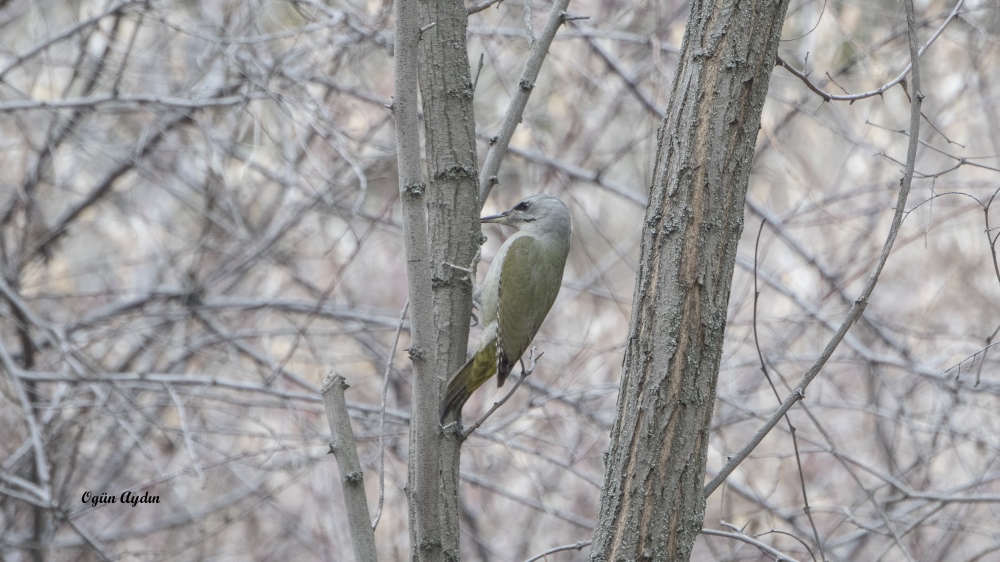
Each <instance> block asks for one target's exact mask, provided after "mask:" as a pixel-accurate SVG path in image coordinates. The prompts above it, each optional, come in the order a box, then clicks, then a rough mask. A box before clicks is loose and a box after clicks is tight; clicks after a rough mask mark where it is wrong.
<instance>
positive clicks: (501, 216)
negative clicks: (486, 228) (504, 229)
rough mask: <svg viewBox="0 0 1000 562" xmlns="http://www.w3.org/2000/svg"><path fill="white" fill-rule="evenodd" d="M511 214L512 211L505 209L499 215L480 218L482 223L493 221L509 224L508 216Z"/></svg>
mask: <svg viewBox="0 0 1000 562" xmlns="http://www.w3.org/2000/svg"><path fill="white" fill-rule="evenodd" d="M509 216H510V211H504V212H502V213H500V214H499V215H490V216H488V217H483V218H481V219H479V222H480V223H484V222H492V223H496V224H507V218H508V217H509Z"/></svg>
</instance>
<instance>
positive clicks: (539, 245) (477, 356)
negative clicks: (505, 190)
mask: <svg viewBox="0 0 1000 562" xmlns="http://www.w3.org/2000/svg"><path fill="white" fill-rule="evenodd" d="M481 222H496V223H499V224H506V225H508V226H513V227H514V228H517V229H518V232H517V233H515V234H514V235H513V236H511V237H510V238H508V239H507V241H506V242H505V243H504V244H503V245H502V246H501V247H500V250H499V251H498V252H497V255H496V257H495V258H494V259H493V263H492V264H491V265H490V269H489V272H488V273H487V275H486V280H485V281H484V282H483V290H482V309H483V325H484V327H485V328H484V331H483V338H482V340H481V341H480V343H479V347H478V348H477V349H476V352H475V353H474V354H473V356H472V358H471V359H470V360H469V361H468V362H467V363H466V364H465V365H464V366H463V367H462V368H461V369H459V371H458V372H457V373H455V375H454V376H452V378H451V380H450V381H449V383H448V389H447V391H446V392H445V396H444V400H443V401H442V411H441V420H442V422H444V420H445V418H447V417H448V415H449V414H458V413H459V412H460V411H461V409H462V405H464V404H465V401H466V400H467V399H468V398H469V395H471V394H472V392H473V391H475V390H476V389H477V388H479V387H480V386H482V384H483V383H485V382H486V381H487V380H489V379H490V377H492V376H493V375H494V374H496V375H497V385H498V386H502V385H503V383H504V381H505V380H506V379H507V375H509V374H510V371H511V369H513V367H514V365H515V364H516V363H517V361H518V360H519V359H520V358H521V355H523V354H524V352H525V351H526V350H527V349H528V346H529V345H530V344H531V340H532V339H533V338H534V337H535V334H536V333H537V332H538V328H539V327H540V326H541V324H542V321H543V320H544V319H545V316H546V314H548V312H549V309H550V308H552V303H553V302H555V300H556V295H558V294H559V287H560V285H561V284H562V274H563V268H564V267H565V265H566V256H567V254H568V253H569V239H570V234H571V231H572V226H571V221H570V214H569V209H568V208H566V205H564V204H563V203H562V201H560V200H558V199H556V198H555V197H551V196H548V195H536V196H533V197H529V198H527V199H525V200H524V201H522V202H520V203H519V204H518V205H517V206H515V207H514V208H513V209H511V210H510V211H507V212H505V213H502V214H500V215H495V216H491V217H484V218H483V219H481Z"/></svg>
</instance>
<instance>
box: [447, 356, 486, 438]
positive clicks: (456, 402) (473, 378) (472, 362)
mask: <svg viewBox="0 0 1000 562" xmlns="http://www.w3.org/2000/svg"><path fill="white" fill-rule="evenodd" d="M496 372H497V349H496V345H487V346H485V347H484V348H480V349H478V350H476V353H475V355H473V356H472V359H469V361H468V362H467V363H466V364H465V365H463V366H462V368H461V369H459V370H458V372H457V373H455V375H454V376H453V377H451V380H450V381H448V389H447V390H446V391H445V394H444V400H442V401H441V423H442V424H443V423H445V420H446V419H448V418H449V417H450V416H454V417H455V419H457V418H458V416H459V414H461V412H462V406H464V405H465V401H466V400H468V399H469V396H470V395H472V393H473V392H475V390H476V389H477V388H479V387H480V386H482V385H483V383H484V382H486V381H488V380H490V377H492V376H493V375H494V374H495V373H496Z"/></svg>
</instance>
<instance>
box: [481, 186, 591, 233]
mask: <svg viewBox="0 0 1000 562" xmlns="http://www.w3.org/2000/svg"><path fill="white" fill-rule="evenodd" d="M479 222H484V223H486V222H492V223H496V224H505V225H507V226H512V227H514V228H516V229H518V230H525V231H528V232H543V231H550V232H552V231H554V232H557V233H559V234H564V235H565V236H567V237H568V236H569V233H570V230H571V229H572V222H571V220H570V214H569V208H568V207H566V204H565V203H563V202H562V201H560V200H559V199H556V198H555V197H552V196H551V195H532V196H531V197H528V198H526V199H524V200H523V201H521V202H520V203H518V204H517V205H514V208H513V209H511V210H509V211H504V212H502V213H500V214H499V215H490V216H488V217H483V218H481V219H479Z"/></svg>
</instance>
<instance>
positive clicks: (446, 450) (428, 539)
mask: <svg viewBox="0 0 1000 562" xmlns="http://www.w3.org/2000/svg"><path fill="white" fill-rule="evenodd" d="M396 30H397V32H396V50H395V56H396V84H395V100H394V110H395V112H396V127H397V146H398V149H397V151H398V154H399V157H400V165H399V170H400V190H401V195H402V200H403V208H404V210H403V217H404V229H405V237H406V242H407V243H406V258H407V274H408V278H409V281H408V282H409V294H410V301H411V306H410V316H411V325H412V329H411V333H412V338H413V345H412V347H411V349H410V356H411V358H412V359H413V367H414V369H413V401H412V404H411V407H412V417H411V421H410V450H409V457H410V462H409V483H408V487H407V493H408V497H409V513H410V540H411V542H410V544H411V549H410V552H411V555H410V556H411V559H413V560H428V561H437V560H446V559H447V560H452V559H457V558H458V548H459V538H458V466H459V447H460V445H461V443H460V440H459V439H458V438H457V436H456V435H454V434H449V435H445V434H444V433H442V432H441V429H440V425H439V423H438V411H439V410H438V408H439V403H440V398H439V396H440V392H441V386H442V384H443V383H444V381H445V379H446V377H447V375H448V374H450V373H452V372H454V371H455V370H457V369H458V367H460V366H461V365H462V363H463V362H464V361H465V350H466V340H467V339H468V335H469V311H470V309H471V306H472V279H471V278H470V274H469V271H468V270H469V267H470V264H471V263H472V261H473V259H474V257H475V254H476V251H477V249H478V247H479V239H480V233H479V223H478V220H477V219H478V217H479V201H478V161H477V156H476V145H475V122H474V117H473V110H472V80H471V77H470V76H471V74H470V70H469V61H468V55H467V51H466V46H465V33H466V12H465V7H464V6H463V5H462V3H461V2H455V1H453V0H432V1H430V2H420V3H418V2H416V0H402V1H400V2H397V3H396ZM418 67H419V75H420V77H421V81H422V83H421V86H422V88H421V91H422V94H423V96H422V101H423V110H424V134H425V140H426V151H427V172H428V176H429V182H428V183H427V184H426V185H425V184H424V183H423V181H422V179H421V177H422V176H421V171H420V139H419V133H418V120H417V111H416V109H417V108H416V100H417V95H416V92H417V74H418ZM442 504H443V505H442Z"/></svg>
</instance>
